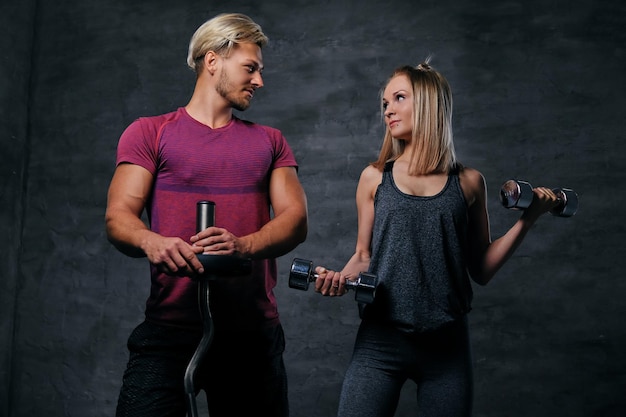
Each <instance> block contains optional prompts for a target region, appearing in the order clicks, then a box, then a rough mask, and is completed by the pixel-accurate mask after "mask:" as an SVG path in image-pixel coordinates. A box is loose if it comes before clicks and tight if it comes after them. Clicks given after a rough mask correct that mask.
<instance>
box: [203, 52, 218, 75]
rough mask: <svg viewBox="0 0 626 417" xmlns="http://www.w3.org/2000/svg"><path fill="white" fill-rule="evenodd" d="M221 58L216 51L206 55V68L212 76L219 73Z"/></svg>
mask: <svg viewBox="0 0 626 417" xmlns="http://www.w3.org/2000/svg"><path fill="white" fill-rule="evenodd" d="M220 58H221V57H220V56H219V55H218V54H216V53H215V52H214V51H209V52H207V53H206V54H204V62H203V63H204V68H205V69H206V70H207V71H208V72H209V73H210V74H211V75H213V74H215V72H216V71H217V63H218V61H219V60H220Z"/></svg>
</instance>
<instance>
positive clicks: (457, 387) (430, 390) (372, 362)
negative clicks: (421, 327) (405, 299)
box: [338, 318, 473, 417]
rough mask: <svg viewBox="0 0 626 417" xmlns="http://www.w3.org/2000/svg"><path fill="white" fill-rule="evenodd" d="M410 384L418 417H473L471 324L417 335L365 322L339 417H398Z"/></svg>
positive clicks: (452, 326)
mask: <svg viewBox="0 0 626 417" xmlns="http://www.w3.org/2000/svg"><path fill="white" fill-rule="evenodd" d="M407 379H411V380H413V381H415V383H416V384H417V411H416V413H415V415H416V416H420V417H431V416H432V417H435V416H436V417H441V416H446V417H468V416H470V415H471V409H472V395H473V382H472V360H471V351H470V345H469V334H468V329H467V320H466V318H463V319H461V320H459V321H457V322H454V323H452V324H449V325H446V326H445V327H444V328H441V329H438V330H436V331H432V332H428V333H420V334H417V335H409V334H407V333H403V332H400V331H398V330H395V329H393V328H390V327H388V326H383V325H380V324H375V323H371V322H368V321H365V320H364V321H363V322H362V323H361V326H360V328H359V332H358V334H357V338H356V342H355V347H354V353H353V356H352V361H351V363H350V365H349V367H348V369H347V371H346V375H345V379H344V382H343V388H342V391H341V399H340V402H339V414H338V415H339V417H393V415H394V413H395V411H396V408H397V406H398V400H399V398H400V391H401V389H402V386H403V385H404V383H405V382H406V380H407Z"/></svg>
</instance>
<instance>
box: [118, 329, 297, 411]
mask: <svg viewBox="0 0 626 417" xmlns="http://www.w3.org/2000/svg"><path fill="white" fill-rule="evenodd" d="M201 337H202V334H201V332H200V331H190V330H187V329H180V328H176V327H170V326H162V325H157V324H154V323H150V322H143V323H141V324H140V325H139V326H137V327H136V328H135V330H134V331H133V332H132V334H131V335H130V337H129V339H128V349H129V351H130V357H129V360H128V366H127V368H126V371H125V372H124V379H123V384H122V388H121V390H120V395H119V399H118V405H117V412H116V416H117V417H166V416H167V417H183V416H185V415H186V414H187V399H186V396H185V390H184V375H185V370H186V368H187V365H188V363H189V360H190V359H191V356H192V355H193V353H194V351H195V350H196V347H197V346H198V342H199V341H200V339H201ZM284 347H285V338H284V334H283V329H282V326H280V325H277V326H274V327H271V328H268V329H265V330H261V331H258V332H255V333H249V332H247V333H237V332H229V333H224V332H221V333H220V332H218V331H216V332H215V335H214V338H213V343H212V344H211V347H210V348H209V351H208V352H207V354H206V357H205V359H204V360H203V362H202V363H201V364H200V366H199V367H198V369H197V372H196V379H195V387H196V389H198V390H204V391H205V393H206V395H207V403H208V407H209V414H210V416H211V417H219V416H229V417H239V416H241V417H243V416H246V417H248V416H251V415H254V416H268V417H270V416H271V417H286V416H288V415H289V407H288V401H287V375H286V371H285V366H284V362H283V356H282V354H283V351H284Z"/></svg>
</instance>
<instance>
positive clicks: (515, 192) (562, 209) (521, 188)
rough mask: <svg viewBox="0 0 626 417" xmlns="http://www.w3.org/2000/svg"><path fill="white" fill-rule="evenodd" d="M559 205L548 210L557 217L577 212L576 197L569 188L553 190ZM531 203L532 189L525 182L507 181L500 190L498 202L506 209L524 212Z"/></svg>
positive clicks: (569, 215) (568, 215)
mask: <svg viewBox="0 0 626 417" xmlns="http://www.w3.org/2000/svg"><path fill="white" fill-rule="evenodd" d="M552 191H553V192H554V193H555V194H556V196H557V198H558V200H559V204H557V205H556V206H555V207H554V208H552V209H551V210H550V214H552V215H554V216H558V217H571V216H573V215H574V214H576V211H578V195H577V194H576V193H575V192H574V191H573V190H571V189H569V188H553V189H552ZM532 201H533V187H532V185H530V184H529V183H528V182H526V181H520V180H508V181H507V182H505V183H504V184H503V185H502V188H500V202H501V203H502V205H503V206H504V207H506V208H510V209H519V210H524V209H526V208H528V206H530V203H531V202H532Z"/></svg>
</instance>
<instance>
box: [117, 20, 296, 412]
mask: <svg viewBox="0 0 626 417" xmlns="http://www.w3.org/2000/svg"><path fill="white" fill-rule="evenodd" d="M266 43H267V37H266V36H265V35H264V34H263V32H262V30H261V27H260V26H259V25H257V24H256V23H255V22H253V21H252V20H251V19H250V18H249V17H247V16H245V15H242V14H222V15H218V16H216V17H214V18H213V19H210V20H208V21H207V22H205V23H204V24H203V25H202V26H200V27H199V28H198V30H197V31H196V32H195V34H194V35H193V37H192V38H191V41H190V44H189V55H188V58H187V63H188V65H189V66H190V67H191V68H192V69H194V70H195V72H196V85H195V89H194V92H193V95H192V97H191V99H190V101H189V103H188V104H187V105H186V106H185V107H181V108H179V109H177V110H176V111H174V112H171V113H168V114H164V115H160V116H153V117H144V118H140V119H138V120H136V121H135V122H133V123H132V124H131V125H130V126H129V127H128V128H127V129H126V130H125V131H124V133H123V134H122V136H121V138H120V141H119V145H118V150H117V167H116V170H115V173H114V175H113V178H112V180H111V185H110V188H109V193H108V204H107V211H106V230H107V234H108V238H109V240H110V241H111V242H112V243H113V244H114V245H115V247H116V248H118V249H119V250H120V251H121V252H122V253H124V254H126V255H129V256H133V257H142V256H145V257H147V258H148V260H149V261H150V270H151V283H152V285H151V290H150V295H149V297H148V300H147V303H146V311H145V315H146V319H145V321H144V322H143V323H141V324H140V325H139V326H138V327H137V328H136V329H135V330H134V331H133V333H132V334H131V336H130V337H129V340H128V348H129V351H130V357H129V362H128V366H127V369H126V371H125V373H124V381H123V385H122V388H121V391H120V396H119V400H118V407H117V416H151V417H154V416H183V415H185V412H186V398H185V393H184V386H183V385H184V384H183V380H184V372H185V368H186V366H187V364H188V362H189V360H190V358H191V356H192V354H193V352H194V351H195V349H196V347H197V345H198V342H199V340H200V338H201V336H202V331H201V328H202V323H201V316H200V312H199V307H198V293H197V291H198V289H197V281H196V280H194V279H193V278H194V277H197V276H198V275H199V274H203V273H205V272H206V273H210V271H204V268H203V266H202V264H201V263H200V261H199V259H198V257H197V255H199V254H201V253H204V254H210V255H228V256H234V257H240V258H242V259H249V260H251V264H252V271H251V273H250V274H247V275H244V276H233V277H216V279H214V280H212V281H211V283H210V286H211V303H210V304H211V313H212V317H213V323H214V339H213V343H212V344H211V347H210V350H209V352H208V354H207V357H206V358H205V360H204V361H203V363H202V364H201V366H200V368H199V369H198V373H197V379H196V387H197V388H198V389H204V390H205V391H206V393H207V397H208V398H207V401H208V407H209V412H210V415H211V416H212V417H217V416H230V417H233V416H249V415H263V416H265V415H267V416H273V417H274V416H287V415H288V404H287V381H286V372H285V367H284V363H283V358H282V352H283V350H284V336H283V330H282V327H281V323H280V320H279V316H278V310H277V306H276V300H275V298H274V294H273V288H274V287H275V285H276V279H277V276H276V275H277V274H276V261H275V258H276V257H278V256H281V255H284V254H286V253H287V252H289V251H291V250H292V249H294V248H295V247H296V246H297V245H298V244H300V243H301V242H303V241H304V240H305V238H306V234H307V207H306V197H305V194H304V191H303V189H302V186H301V184H300V182H299V180H298V177H297V171H296V169H297V164H296V161H295V158H294V155H293V153H292V151H291V149H290V148H289V145H288V144H287V142H286V140H285V138H284V137H283V135H282V134H281V132H280V131H278V130H276V129H273V128H271V127H268V126H262V125H258V124H255V123H251V122H247V121H243V120H241V119H239V118H237V117H236V116H234V115H233V108H234V109H237V110H245V109H246V108H248V106H249V105H250V102H251V100H252V97H253V95H254V93H255V91H256V90H257V89H258V88H261V87H262V86H263V80H262V76H261V74H262V71H263V59H262V53H261V48H262V47H263V46H265V45H266ZM199 200H211V201H214V202H215V204H216V205H215V227H208V228H207V229H205V230H203V231H201V232H199V233H196V230H195V227H196V217H195V213H196V203H197V201H199ZM144 209H145V210H146V213H147V216H148V219H149V224H150V227H148V226H147V225H146V224H145V223H144V222H143V221H142V220H141V215H142V213H143V210H144ZM271 212H273V216H271Z"/></svg>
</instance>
